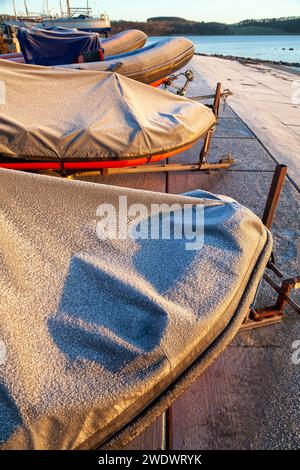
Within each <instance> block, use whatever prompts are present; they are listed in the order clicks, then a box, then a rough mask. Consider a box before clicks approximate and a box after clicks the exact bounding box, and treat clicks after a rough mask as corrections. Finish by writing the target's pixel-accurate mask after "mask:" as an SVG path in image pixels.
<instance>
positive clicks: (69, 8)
mask: <svg viewBox="0 0 300 470" xmlns="http://www.w3.org/2000/svg"><path fill="white" fill-rule="evenodd" d="M67 12H68V17H69V18H70V16H71V7H70V1H69V0H67Z"/></svg>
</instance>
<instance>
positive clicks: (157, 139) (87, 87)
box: [0, 60, 215, 160]
mask: <svg viewBox="0 0 300 470" xmlns="http://www.w3.org/2000/svg"><path fill="white" fill-rule="evenodd" d="M0 80H1V81H2V100H1V101H0V153H3V154H6V155H8V156H11V157H17V156H26V157H27V158H29V159H39V160H40V159H42V160H57V159H61V160H71V159H78V160H114V159H116V160H119V159H130V158H135V157H140V156H150V155H155V154H164V153H166V152H168V151H172V150H176V149H179V148H182V147H184V146H185V145H187V144H190V143H193V142H194V141H196V140H197V139H198V138H199V137H200V136H201V135H203V133H205V132H206V131H207V130H208V129H209V128H210V127H211V126H212V125H213V124H214V122H215V117H214V114H213V113H212V111H211V110H210V109H208V108H207V107H205V106H203V105H201V104H199V103H196V102H193V101H191V100H188V99H185V98H181V97H179V96H175V95H173V94H171V93H167V92H164V91H162V90H157V89H154V88H152V87H149V86H147V85H143V84H141V83H138V82H135V81H133V80H130V79H128V78H126V77H123V76H120V75H117V74H114V73H111V72H110V73H105V72H91V71H78V70H66V69H49V68H48V67H38V66H32V65H24V64H15V63H13V62H9V61H5V60H2V61H0Z"/></svg>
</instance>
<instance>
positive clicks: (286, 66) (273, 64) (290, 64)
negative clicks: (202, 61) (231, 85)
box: [195, 52, 300, 75]
mask: <svg viewBox="0 0 300 470" xmlns="http://www.w3.org/2000/svg"><path fill="white" fill-rule="evenodd" d="M195 55H198V56H203V57H215V58H217V59H224V60H231V61H235V62H239V63H241V64H244V65H248V64H249V65H260V64H261V65H269V66H270V67H274V68H280V69H281V70H286V71H287V72H290V73H294V74H295V75H300V62H284V61H278V62H276V61H274V60H263V59H253V58H251V57H238V56H232V55H223V54H204V53H199V52H196V53H195ZM291 68H292V70H291ZM294 68H296V69H299V70H294Z"/></svg>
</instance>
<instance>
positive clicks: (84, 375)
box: [0, 136, 272, 450]
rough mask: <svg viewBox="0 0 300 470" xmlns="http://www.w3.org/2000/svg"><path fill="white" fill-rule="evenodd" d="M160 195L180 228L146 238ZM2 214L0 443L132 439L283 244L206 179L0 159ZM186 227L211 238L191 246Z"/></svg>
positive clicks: (217, 342)
mask: <svg viewBox="0 0 300 470" xmlns="http://www.w3.org/2000/svg"><path fill="white" fill-rule="evenodd" d="M70 137H71V136H70ZM120 198H123V199H122V201H124V200H126V204H127V206H126V207H128V208H129V210H128V212H127V213H125V216H124V211H123V212H122V211H121V212H120ZM161 204H162V205H163V206H164V209H161V210H162V213H161V220H166V219H167V218H168V216H170V212H168V210H167V209H166V207H167V208H168V207H170V208H173V209H170V210H173V211H175V212H174V213H173V215H172V216H170V218H169V220H170V223H171V233H172V232H173V231H172V227H173V229H174V230H175V228H174V227H175V225H176V227H177V233H178V229H180V233H182V234H183V233H184V234H185V235H184V237H183V239H178V238H176V237H175V236H171V237H170V239H169V240H166V239H162V238H160V237H161V235H160V236H159V238H158V239H155V240H153V239H147V237H146V238H145V237H142V236H141V237H140V238H139V236H138V233H140V234H141V233H145V229H146V230H148V229H149V227H152V222H153V223H154V226H156V225H157V216H152V215H151V213H152V212H151V211H152V207H153V205H155V206H156V207H157V205H161ZM184 206H188V207H190V208H192V209H191V217H190V218H188V219H187V220H185V223H184V230H183V218H182V209H181V208H182V207H184ZM176 207H177V209H176ZM130 208H131V209H130ZM141 208H143V213H142V216H141V217H140V216H139V217H138V219H135V217H137V214H138V212H137V211H141ZM105 211H111V214H112V219H111V220H113V221H114V223H113V224H110V223H109V222H108V221H107V220H106V223H107V224H108V225H107V226H108V227H110V228H109V230H110V236H111V238H110V237H109V232H108V233H107V236H106V238H105V239H104V237H102V235H101V220H102V219H101V217H103V216H104V215H105ZM197 214H200V215H199V219H198V216H197ZM201 214H202V215H203V217H201ZM140 215H141V213H140ZM0 217H1V237H0V258H1V263H0V290H1V296H0V338H1V341H2V342H3V344H5V351H6V356H5V357H6V358H7V360H6V362H5V357H4V355H2V363H1V367H0V377H1V381H0V384H1V385H0V410H1V413H0V443H1V444H0V447H1V448H2V449H39V450H41V449H95V448H99V447H101V448H110V447H111V446H112V447H113V448H118V449H120V448H122V447H123V446H124V445H126V444H127V443H128V442H129V441H130V440H131V439H132V438H133V437H135V436H136V435H137V434H138V433H139V432H141V431H142V430H143V429H144V427H145V426H147V425H148V424H150V423H151V422H152V421H153V420H154V419H155V418H156V417H157V416H159V415H160V414H161V413H162V412H163V411H164V410H165V409H166V408H167V407H168V406H169V405H170V404H171V403H172V402H173V401H174V400H175V399H176V398H177V397H178V396H179V395H180V394H181V393H182V392H183V391H184V390H185V389H186V388H187V387H188V386H189V385H190V384H191V383H192V382H193V381H194V380H195V379H196V378H197V377H198V376H199V375H200V374H201V373H202V372H203V371H204V369H205V368H207V367H208V366H209V365H210V364H211V363H212V362H213V361H214V359H216V357H217V356H218V355H219V354H220V353H221V352H222V351H223V350H224V348H225V347H226V346H228V344H229V343H230V342H231V340H232V339H233V337H234V336H235V334H236V333H237V331H238V330H239V328H240V326H241V325H242V323H243V319H244V318H245V316H246V315H247V312H248V311H249V308H250V305H251V303H252V302H253V299H254V297H255V294H256V291H257V287H258V284H259V282H260V280H261V278H262V275H263V272H264V269H265V266H266V264H267V262H268V260H269V258H270V254H271V249H272V240H271V235H270V234H269V232H268V230H267V229H266V228H265V227H264V226H263V224H262V222H261V221H260V220H259V219H258V218H257V217H256V216H255V215H254V214H253V213H251V212H250V211H249V210H248V209H246V208H245V207H243V206H241V205H240V204H238V203H237V202H235V201H233V200H231V199H229V198H222V197H217V196H214V195H212V194H209V193H205V192H201V191H196V192H195V193H191V194H189V196H188V197H186V196H174V195H169V194H160V193H153V192H145V191H137V190H130V189H124V188H117V187H111V186H107V185H97V184H92V183H86V182H79V181H72V182H70V181H67V180H64V179H60V178H50V177H48V176H42V175H34V174H28V173H23V172H16V171H11V170H3V169H0ZM124 217H125V218H124ZM99 224H100V226H99ZM124 224H125V226H126V227H128V232H126V233H127V235H126V236H125V237H124V238H123V239H122V240H119V239H118V238H116V237H115V235H114V230H115V228H116V227H120V226H122V227H124ZM203 224H204V225H203ZM99 227H100V228H99ZM188 230H189V231H191V232H193V233H194V234H195V233H197V234H198V235H199V237H200V238H199V240H198V241H200V243H199V244H196V245H195V246H194V249H193V250H192V251H191V250H187V249H186V246H188V244H189V243H190V242H191V239H190V238H189V236H188V233H189V232H188ZM146 233H148V232H146ZM202 236H204V243H201V240H202Z"/></svg>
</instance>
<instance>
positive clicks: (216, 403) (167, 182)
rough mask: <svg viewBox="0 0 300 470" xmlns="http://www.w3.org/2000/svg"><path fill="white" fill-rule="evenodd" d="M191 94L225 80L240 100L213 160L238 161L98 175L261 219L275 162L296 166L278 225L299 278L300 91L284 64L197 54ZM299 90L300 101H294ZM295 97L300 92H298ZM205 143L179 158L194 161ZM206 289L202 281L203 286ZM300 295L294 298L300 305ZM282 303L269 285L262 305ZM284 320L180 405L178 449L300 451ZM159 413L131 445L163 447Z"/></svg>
mask: <svg viewBox="0 0 300 470" xmlns="http://www.w3.org/2000/svg"><path fill="white" fill-rule="evenodd" d="M189 68H192V69H193V71H194V74H195V81H194V82H193V84H192V86H191V89H190V90H189V94H190V95H191V96H198V95H204V94H207V93H211V91H212V87H213V86H214V85H215V84H216V82H217V81H222V83H223V86H224V87H225V88H230V89H231V91H233V92H234V96H233V97H231V98H230V99H229V100H228V103H229V105H230V106H229V105H226V106H225V108H224V109H223V108H222V110H221V117H220V121H219V124H218V126H217V130H216V133H215V136H214V139H213V143H212V148H211V151H210V159H212V160H218V159H220V157H221V156H223V155H225V154H228V153H231V154H233V156H234V157H235V159H236V165H235V166H233V167H231V168H230V169H228V170H223V171H219V172H212V173H206V172H186V173H169V174H140V175H118V176H109V177H107V178H104V177H103V178H102V177H99V178H98V177H94V178H90V180H91V181H97V182H101V183H106V184H114V185H118V186H126V187H132V188H138V189H145V190H151V191H160V192H169V193H183V192H186V191H189V190H193V189H196V188H201V189H204V190H207V191H211V192H213V193H217V194H225V195H227V196H231V197H233V198H234V199H236V200H238V201H239V202H240V203H242V204H244V205H245V206H247V207H249V208H250V209H251V210H253V211H254V212H255V213H256V214H257V215H258V216H260V217H261V216H262V213H263V209H264V206H265V202H266V198H267V194H268V190H269V187H270V184H271V180H272V176H273V171H274V169H275V165H276V162H279V163H285V164H287V165H288V166H289V179H288V180H287V182H286V185H285V188H284V191H283V195H282V198H281V201H280V205H279V208H278V212H277V215H276V218H275V221H274V226H273V235H274V239H275V256H276V261H277V264H278V266H279V268H280V269H281V270H282V271H283V272H284V274H285V275H286V277H291V276H294V275H296V274H298V275H300V263H299V255H300V191H299V188H300V93H299V89H300V86H299V88H298V89H297V86H298V85H297V84H296V85H295V82H296V81H297V80H299V77H297V75H293V74H291V73H289V72H286V71H285V70H277V69H274V68H271V67H267V66H262V65H259V66H246V65H242V64H239V63H237V62H232V61H227V60H222V59H216V58H210V57H195V58H194V59H193V62H192V63H191V67H190V66H189ZM295 90H296V91H297V90H298V98H299V102H298V104H297V103H296V102H293V101H292V96H293V93H294V92H295ZM294 98H295V95H294ZM200 146H201V145H200V143H199V144H198V145H196V146H194V147H193V148H192V149H191V150H189V151H187V152H185V153H182V154H180V155H179V156H177V157H175V158H174V159H173V162H175V161H177V162H185V163H188V162H194V161H196V160H197V158H198V154H199V149H200ZM199 289H201V286H199ZM299 293H300V291H298V292H297V293H296V294H295V299H296V300H297V301H298V302H300V295H299ZM270 303H274V296H273V293H272V291H271V290H270V288H269V287H268V286H267V285H265V284H263V285H262V288H261V291H260V295H259V299H258V304H259V305H262V304H264V305H265V304H270ZM286 312H287V315H286V317H285V319H284V322H283V323H281V324H277V325H274V326H270V327H266V328H262V329H257V330H252V331H247V332H246V331H244V332H240V333H239V334H238V335H237V337H236V339H235V340H234V342H233V343H232V344H231V346H230V347H229V348H228V349H227V350H226V351H225V353H223V354H222V355H221V356H220V357H219V359H218V360H217V361H216V362H215V363H214V364H213V365H212V366H211V367H210V368H209V369H208V370H207V371H206V373H204V374H203V375H202V377H200V378H199V379H198V380H197V382H196V383H195V384H194V385H192V386H191V388H190V389H189V390H188V391H187V392H186V393H185V394H184V395H183V396H182V397H181V398H180V399H179V400H178V401H177V402H176V403H175V404H174V406H173V421H174V449H175V450H176V449H178V450H190V449H201V450H206V449H221V450H222V449H288V448H290V449H296V448H299V447H300V365H296V362H295V361H293V353H294V352H295V351H294V349H293V346H295V342H296V341H300V317H299V316H298V315H297V314H296V313H294V312H293V311H292V310H291V309H289V308H287V310H286ZM161 429H162V420H161V418H160V419H158V420H157V421H156V422H155V423H154V424H153V425H152V426H151V427H150V428H149V429H148V430H147V431H146V432H145V433H144V434H143V435H141V436H140V437H139V438H137V439H136V440H135V441H133V442H132V443H131V445H130V446H129V448H130V449H160V448H161Z"/></svg>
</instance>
